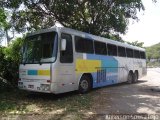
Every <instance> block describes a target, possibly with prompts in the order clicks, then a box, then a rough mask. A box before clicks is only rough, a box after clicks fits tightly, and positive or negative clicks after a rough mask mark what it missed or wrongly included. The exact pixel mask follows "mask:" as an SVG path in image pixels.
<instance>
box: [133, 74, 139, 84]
mask: <svg viewBox="0 0 160 120" xmlns="http://www.w3.org/2000/svg"><path fill="white" fill-rule="evenodd" d="M133 82H134V83H136V82H138V73H137V72H135V73H134V77H133Z"/></svg>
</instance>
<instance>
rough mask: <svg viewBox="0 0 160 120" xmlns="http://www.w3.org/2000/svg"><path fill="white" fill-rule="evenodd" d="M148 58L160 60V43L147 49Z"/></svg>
mask: <svg viewBox="0 0 160 120" xmlns="http://www.w3.org/2000/svg"><path fill="white" fill-rule="evenodd" d="M146 53H147V58H148V60H149V61H150V59H157V60H158V59H160V43H158V44H156V45H153V46H150V47H147V48H146Z"/></svg>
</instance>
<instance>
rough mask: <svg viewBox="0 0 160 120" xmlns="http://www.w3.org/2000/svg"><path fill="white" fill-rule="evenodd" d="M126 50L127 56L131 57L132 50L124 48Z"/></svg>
mask: <svg viewBox="0 0 160 120" xmlns="http://www.w3.org/2000/svg"><path fill="white" fill-rule="evenodd" d="M126 52H127V57H130V58H133V50H132V49H129V48H126Z"/></svg>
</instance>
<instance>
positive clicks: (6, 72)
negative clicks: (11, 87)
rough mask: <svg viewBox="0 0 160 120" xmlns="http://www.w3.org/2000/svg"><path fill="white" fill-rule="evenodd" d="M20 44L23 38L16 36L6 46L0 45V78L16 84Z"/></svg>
mask: <svg viewBox="0 0 160 120" xmlns="http://www.w3.org/2000/svg"><path fill="white" fill-rule="evenodd" d="M22 44H23V38H17V39H15V40H14V41H12V42H11V43H10V44H9V46H8V47H0V78H3V79H6V80H8V82H10V83H12V84H16V83H17V80H18V67H19V63H20V61H21V53H20V50H21V47H22Z"/></svg>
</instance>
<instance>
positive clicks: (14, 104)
mask: <svg viewBox="0 0 160 120" xmlns="http://www.w3.org/2000/svg"><path fill="white" fill-rule="evenodd" d="M92 97H93V96H92V92H91V93H89V94H83V95H81V94H78V93H76V92H71V93H65V94H60V95H53V94H42V93H39V94H37V93H29V92H26V91H21V90H18V89H17V88H14V89H13V88H12V90H3V91H0V116H1V115H3V116H4V115H11V114H14V115H19V114H21V115H27V114H28V115H35V114H38V115H47V117H48V118H47V119H49V120H52V119H54V120H55V119H57V120H58V119H61V118H65V117H69V118H74V119H77V120H79V119H83V118H84V117H85V115H84V114H85V113H86V111H89V110H90V109H91V107H92V103H93V99H92ZM48 115H51V116H50V117H49V116H48Z"/></svg>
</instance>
